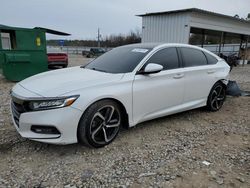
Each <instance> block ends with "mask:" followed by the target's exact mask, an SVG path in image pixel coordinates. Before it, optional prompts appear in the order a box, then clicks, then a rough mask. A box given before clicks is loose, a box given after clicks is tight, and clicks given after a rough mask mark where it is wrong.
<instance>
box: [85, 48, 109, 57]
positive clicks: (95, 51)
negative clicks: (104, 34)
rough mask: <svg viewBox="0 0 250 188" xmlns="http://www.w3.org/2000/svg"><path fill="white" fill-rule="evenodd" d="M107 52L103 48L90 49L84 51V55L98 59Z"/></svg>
mask: <svg viewBox="0 0 250 188" xmlns="http://www.w3.org/2000/svg"><path fill="white" fill-rule="evenodd" d="M105 52H106V51H105V50H104V49H103V48H90V50H89V51H83V52H82V55H85V56H86V57H87V58H93V57H98V56H100V55H102V54H104V53H105Z"/></svg>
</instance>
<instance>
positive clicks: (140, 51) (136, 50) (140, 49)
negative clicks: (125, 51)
mask: <svg viewBox="0 0 250 188" xmlns="http://www.w3.org/2000/svg"><path fill="white" fill-rule="evenodd" d="M147 51H148V49H142V48H135V49H133V50H132V52H139V53H146V52H147Z"/></svg>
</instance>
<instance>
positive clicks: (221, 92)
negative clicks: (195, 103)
mask: <svg viewBox="0 0 250 188" xmlns="http://www.w3.org/2000/svg"><path fill="white" fill-rule="evenodd" d="M225 99H226V88H225V86H224V85H223V84H222V83H220V82H217V83H216V84H215V85H214V86H213V88H212V89H211V91H210V94H209V96H208V99H207V108H208V110H210V111H217V110H219V109H220V108H221V107H222V105H223V103H224V101H225Z"/></svg>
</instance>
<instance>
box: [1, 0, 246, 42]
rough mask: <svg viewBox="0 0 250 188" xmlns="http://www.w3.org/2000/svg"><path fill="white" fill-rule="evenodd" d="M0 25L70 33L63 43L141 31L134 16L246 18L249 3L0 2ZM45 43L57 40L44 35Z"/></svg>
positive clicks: (134, 0) (220, 0)
mask: <svg viewBox="0 0 250 188" xmlns="http://www.w3.org/2000/svg"><path fill="white" fill-rule="evenodd" d="M0 3H1V6H0V24H3V25H9V26H17V27H27V28H33V27H36V26H39V27H46V28H51V29H55V30H59V31H64V32H67V33H70V34H71V36H70V37H63V39H64V38H65V39H96V38H97V30H98V28H100V32H101V35H102V37H103V38H105V36H108V35H111V34H126V33H129V32H130V31H131V30H141V22H142V20H141V17H137V16H136V15H138V14H145V13H149V12H160V11H169V10H176V9H184V8H201V9H204V10H209V11H214V12H217V13H222V14H226V15H231V16H234V15H235V14H238V15H239V16H240V17H243V18H246V17H247V14H248V13H250V0H0ZM47 38H48V39H59V38H60V39H61V38H62V37H57V36H55V35H47Z"/></svg>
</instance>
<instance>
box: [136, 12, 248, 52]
mask: <svg viewBox="0 0 250 188" xmlns="http://www.w3.org/2000/svg"><path fill="white" fill-rule="evenodd" d="M138 16H140V17H142V42H167V43H169V42H171V43H186V44H188V43H190V34H191V33H194V34H200V35H201V36H202V37H201V40H200V45H201V46H203V44H204V40H205V35H216V36H218V37H219V38H220V39H219V53H220V52H221V46H222V44H223V42H224V40H225V38H226V37H228V36H231V37H232V36H233V37H235V38H239V43H240V48H241V47H242V44H243V42H244V44H245V49H247V46H248V41H249V36H250V21H247V20H244V19H240V18H237V17H232V16H228V15H224V14H219V13H215V12H210V11H206V10H201V9H197V8H190V9H181V10H174V11H167V12H154V13H146V14H142V15H138ZM245 54H246V53H245Z"/></svg>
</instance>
